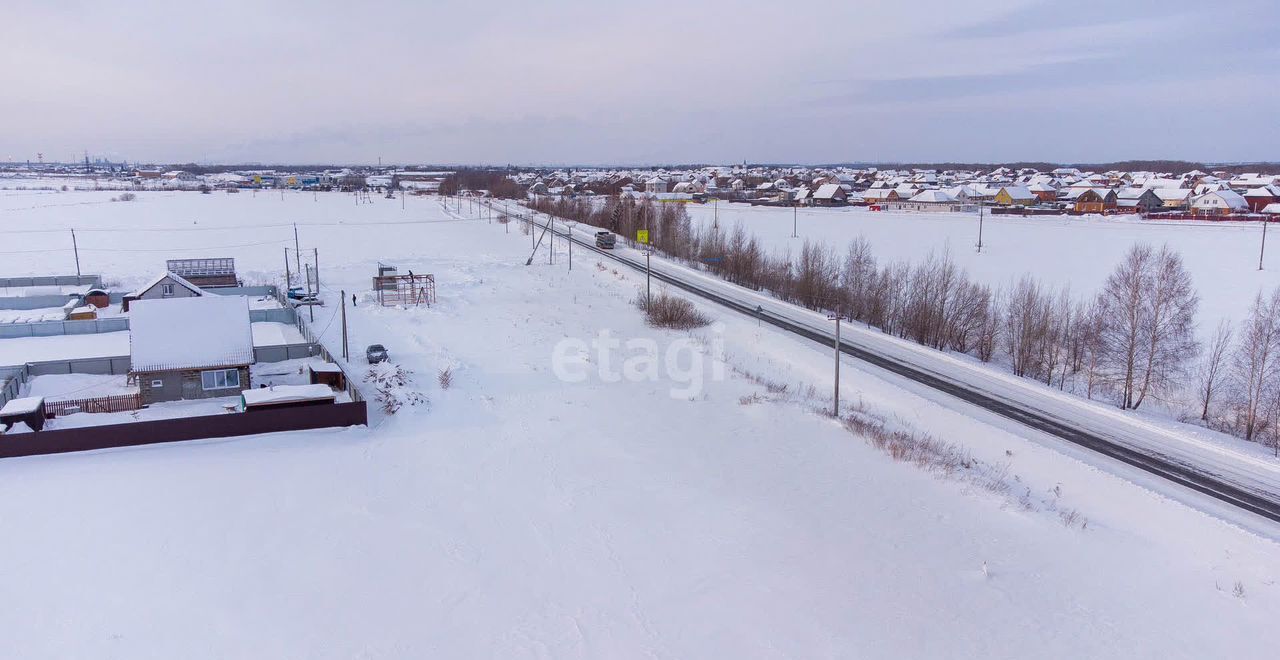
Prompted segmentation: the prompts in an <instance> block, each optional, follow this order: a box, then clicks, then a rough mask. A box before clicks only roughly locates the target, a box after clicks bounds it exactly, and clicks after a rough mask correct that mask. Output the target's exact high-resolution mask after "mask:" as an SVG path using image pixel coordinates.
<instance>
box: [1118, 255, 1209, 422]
mask: <svg viewBox="0 0 1280 660" xmlns="http://www.w3.org/2000/svg"><path fill="white" fill-rule="evenodd" d="M1148 287H1149V288H1147V289H1146V290H1145V291H1144V295H1143V300H1142V302H1143V304H1142V334H1143V337H1142V340H1143V344H1144V345H1143V346H1142V350H1141V353H1140V354H1139V356H1138V357H1139V359H1138V365H1137V366H1138V373H1139V378H1138V380H1137V388H1136V389H1137V398H1136V399H1135V400H1134V402H1133V408H1134V409H1137V407H1138V406H1140V405H1142V402H1143V401H1144V400H1145V399H1146V398H1147V395H1148V394H1150V393H1151V392H1153V391H1160V390H1163V389H1165V388H1166V387H1167V386H1168V384H1169V382H1170V380H1171V379H1173V378H1174V377H1176V376H1179V375H1181V374H1182V373H1183V372H1184V371H1185V368H1186V365H1187V363H1188V362H1189V361H1190V360H1192V359H1194V358H1195V356H1196V355H1197V354H1198V353H1199V352H1200V344H1199V342H1197V341H1196V336H1195V323H1196V310H1197V309H1198V308H1199V306H1200V296H1198V295H1196V289H1195V286H1194V285H1192V283H1191V274H1190V273H1188V272H1187V269H1186V267H1185V266H1183V264H1182V257H1181V256H1180V255H1179V254H1178V253H1177V252H1174V251H1172V250H1170V249H1169V246H1168V245H1164V246H1162V247H1161V248H1160V250H1159V251H1158V252H1156V254H1155V259H1154V261H1153V262H1152V263H1151V275H1150V278H1149V284H1148Z"/></svg>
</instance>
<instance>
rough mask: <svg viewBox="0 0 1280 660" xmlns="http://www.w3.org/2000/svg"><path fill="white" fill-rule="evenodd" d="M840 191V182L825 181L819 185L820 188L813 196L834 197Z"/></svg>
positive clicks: (820, 197) (821, 197) (818, 197)
mask: <svg viewBox="0 0 1280 660" xmlns="http://www.w3.org/2000/svg"><path fill="white" fill-rule="evenodd" d="M838 192H840V184H838V183H824V184H822V185H820V186H818V190H817V191H816V192H814V193H813V197H814V199H834V198H835V196H836V193H838Z"/></svg>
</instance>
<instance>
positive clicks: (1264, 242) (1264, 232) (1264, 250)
mask: <svg viewBox="0 0 1280 660" xmlns="http://www.w3.org/2000/svg"><path fill="white" fill-rule="evenodd" d="M71 235H72V236H73V237H74V236H75V235H76V233H75V232H74V231H72V232H71ZM1266 253H1267V219H1266V218H1263V219H1262V249H1261V250H1258V270H1262V255H1264V254H1266ZM76 274H77V275H79V274H80V270H79V268H77V269H76Z"/></svg>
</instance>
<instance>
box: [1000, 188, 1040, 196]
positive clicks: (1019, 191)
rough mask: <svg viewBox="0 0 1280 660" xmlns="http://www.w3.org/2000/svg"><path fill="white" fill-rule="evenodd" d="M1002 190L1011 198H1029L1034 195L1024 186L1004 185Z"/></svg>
mask: <svg viewBox="0 0 1280 660" xmlns="http://www.w3.org/2000/svg"><path fill="white" fill-rule="evenodd" d="M1004 191H1005V192H1006V193H1008V195H1009V197H1011V198H1013V199H1031V198H1032V197H1035V195H1033V194H1032V193H1031V189H1030V188H1028V187H1026V186H1005V187H1004Z"/></svg>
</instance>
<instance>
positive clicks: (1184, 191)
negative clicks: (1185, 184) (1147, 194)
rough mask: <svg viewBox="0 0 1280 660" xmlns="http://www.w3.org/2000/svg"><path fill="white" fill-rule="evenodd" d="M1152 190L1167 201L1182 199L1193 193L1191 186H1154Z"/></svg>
mask: <svg viewBox="0 0 1280 660" xmlns="http://www.w3.org/2000/svg"><path fill="white" fill-rule="evenodd" d="M1151 190H1152V192H1154V193H1155V194H1156V197H1159V198H1160V199H1161V200H1164V201H1166V202H1172V201H1181V200H1184V199H1186V198H1187V196H1188V195H1190V194H1191V189H1190V188H1152V189H1151Z"/></svg>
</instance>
